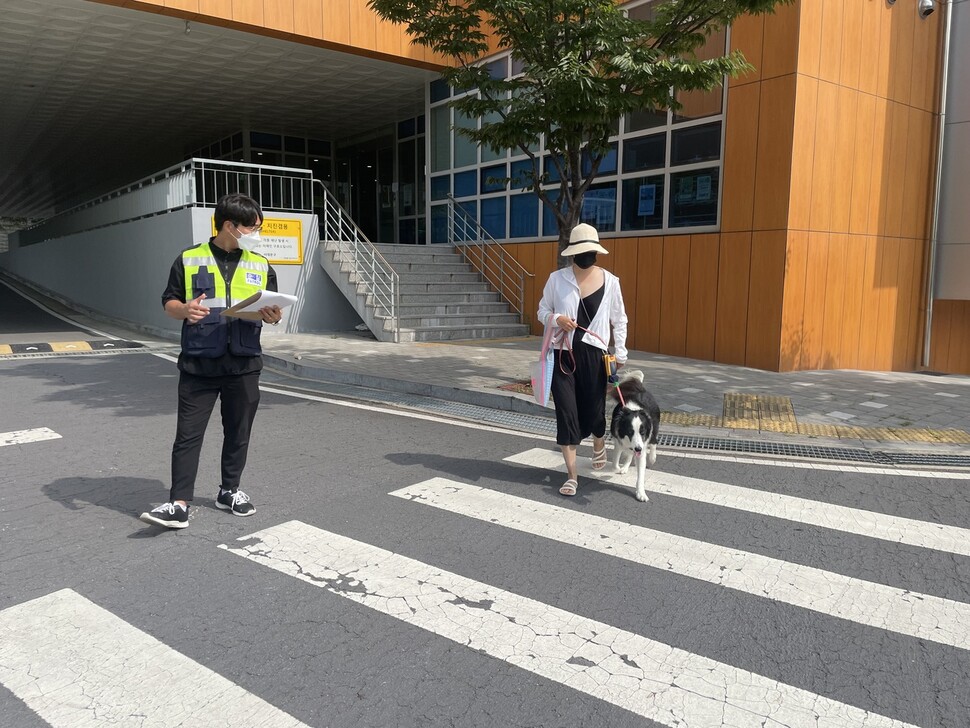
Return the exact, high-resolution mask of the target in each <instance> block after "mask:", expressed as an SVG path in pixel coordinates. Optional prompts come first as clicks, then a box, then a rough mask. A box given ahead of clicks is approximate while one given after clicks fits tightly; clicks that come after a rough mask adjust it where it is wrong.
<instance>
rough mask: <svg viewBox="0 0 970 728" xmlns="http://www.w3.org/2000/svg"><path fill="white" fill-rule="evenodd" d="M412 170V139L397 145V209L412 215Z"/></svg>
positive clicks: (415, 193)
mask: <svg viewBox="0 0 970 728" xmlns="http://www.w3.org/2000/svg"><path fill="white" fill-rule="evenodd" d="M414 173H415V170H414V139H408V140H407V141H404V142H399V143H398V145H397V189H398V195H397V211H398V213H399V214H401V215H413V214H414V212H415V211H414V205H415V203H416V201H417V190H415V174H414Z"/></svg>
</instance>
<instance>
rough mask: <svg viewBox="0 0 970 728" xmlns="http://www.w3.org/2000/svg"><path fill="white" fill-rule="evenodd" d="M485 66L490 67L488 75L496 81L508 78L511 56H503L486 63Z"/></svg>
mask: <svg viewBox="0 0 970 728" xmlns="http://www.w3.org/2000/svg"><path fill="white" fill-rule="evenodd" d="M485 68H487V69H488V75H489V76H490V77H491V78H493V79H495V80H496V81H498V80H501V79H503V78H506V77H507V76H508V75H509V71H508V68H509V58H508V56H502V57H501V58H499V59H498V60H496V61H492V62H491V63H488V64H486V66H485Z"/></svg>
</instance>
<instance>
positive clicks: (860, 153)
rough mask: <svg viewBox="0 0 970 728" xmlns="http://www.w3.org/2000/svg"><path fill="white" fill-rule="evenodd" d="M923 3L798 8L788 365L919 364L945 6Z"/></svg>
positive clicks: (842, 2) (839, 0) (785, 325)
mask: <svg viewBox="0 0 970 728" xmlns="http://www.w3.org/2000/svg"><path fill="white" fill-rule="evenodd" d="M911 5H912V4H906V3H896V5H894V6H889V5H887V4H886V3H885V2H884V1H883V0H817V1H815V2H805V1H803V2H801V3H799V6H798V12H799V40H798V53H797V69H798V72H797V81H796V102H795V114H794V123H793V128H794V151H793V154H792V165H791V186H790V189H789V200H788V206H789V219H788V235H787V257H788V265H787V272H786V275H785V291H784V306H783V316H782V328H781V330H782V334H781V338H782V341H781V360H780V368H781V369H782V370H790V369H816V368H826V369H827V368H862V369H877V370H911V369H915V368H917V367H918V366H919V359H920V351H921V343H922V321H923V317H924V315H925V304H924V302H923V300H922V297H923V295H924V294H923V278H924V275H925V273H924V268H925V258H926V250H927V245H928V237H929V222H930V210H931V205H932V194H933V184H934V177H933V175H934V168H933V167H934V162H935V154H934V145H935V118H936V116H935V111H936V108H935V105H936V103H937V95H938V88H939V87H938V83H939V80H938V75H939V74H938V64H937V63H936V62H934V60H933V59H934V58H935V57H937V55H938V48H939V44H940V42H941V38H940V15H941V14H940V13H935V14H934V15H932V16H930V18H929V19H927V20H925V21H921V20H919V18H918V17H917V14H916V10H915V7H912V6H911ZM917 55H918V56H919V57H917Z"/></svg>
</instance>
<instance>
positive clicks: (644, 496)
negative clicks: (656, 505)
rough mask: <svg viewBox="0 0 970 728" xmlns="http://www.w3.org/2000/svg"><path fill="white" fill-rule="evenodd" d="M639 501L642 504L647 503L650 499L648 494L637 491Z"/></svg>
mask: <svg viewBox="0 0 970 728" xmlns="http://www.w3.org/2000/svg"><path fill="white" fill-rule="evenodd" d="M637 500H638V501H640V502H641V503H646V502H647V501H648V500H650V499H649V498H647V494H646V493H644V492H643V491H642V490H638V491H637Z"/></svg>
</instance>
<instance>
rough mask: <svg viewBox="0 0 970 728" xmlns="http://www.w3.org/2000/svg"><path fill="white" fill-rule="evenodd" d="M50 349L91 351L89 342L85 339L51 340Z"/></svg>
mask: <svg viewBox="0 0 970 728" xmlns="http://www.w3.org/2000/svg"><path fill="white" fill-rule="evenodd" d="M50 347H51V351H91V344H89V343H88V342H86V341H52V342H50Z"/></svg>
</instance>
